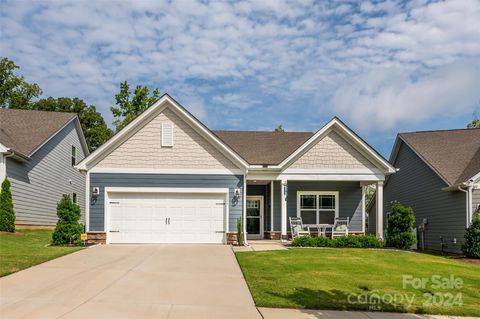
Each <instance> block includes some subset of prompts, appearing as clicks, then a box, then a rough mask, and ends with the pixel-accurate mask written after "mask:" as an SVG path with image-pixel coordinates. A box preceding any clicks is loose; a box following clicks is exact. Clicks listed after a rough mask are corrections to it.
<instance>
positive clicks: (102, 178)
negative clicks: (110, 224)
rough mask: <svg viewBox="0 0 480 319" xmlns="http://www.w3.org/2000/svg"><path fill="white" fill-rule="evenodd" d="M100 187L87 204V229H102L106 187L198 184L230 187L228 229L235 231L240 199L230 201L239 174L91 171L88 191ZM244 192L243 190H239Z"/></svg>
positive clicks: (240, 184)
mask: <svg viewBox="0 0 480 319" xmlns="http://www.w3.org/2000/svg"><path fill="white" fill-rule="evenodd" d="M93 187H100V196H99V197H98V199H97V201H96V202H91V204H90V225H89V226H90V229H89V231H104V226H105V220H104V216H105V214H104V192H105V187H139V188H140V187H198V188H229V189H230V200H229V205H230V206H229V212H230V216H229V231H236V229H237V226H236V225H237V218H238V217H240V216H242V205H243V201H242V199H240V200H239V201H238V202H233V200H232V199H233V195H234V191H235V188H242V187H243V176H242V175H187V174H186V175H180V174H120V173H91V174H90V190H91V189H92V188H93ZM242 194H243V192H242Z"/></svg>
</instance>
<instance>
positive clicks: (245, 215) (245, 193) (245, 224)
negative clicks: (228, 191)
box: [242, 174, 248, 246]
mask: <svg viewBox="0 0 480 319" xmlns="http://www.w3.org/2000/svg"><path fill="white" fill-rule="evenodd" d="M242 206H243V244H244V245H245V246H248V239H247V175H246V174H245V175H243V191H242Z"/></svg>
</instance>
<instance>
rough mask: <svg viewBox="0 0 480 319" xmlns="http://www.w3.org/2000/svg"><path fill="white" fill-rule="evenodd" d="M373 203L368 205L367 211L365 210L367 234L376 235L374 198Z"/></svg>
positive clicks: (375, 204) (375, 205)
mask: <svg viewBox="0 0 480 319" xmlns="http://www.w3.org/2000/svg"><path fill="white" fill-rule="evenodd" d="M373 201H374V202H373V203H372V204H371V205H370V207H369V209H368V210H367V213H368V228H367V233H369V234H373V235H376V233H377V219H376V217H377V216H376V213H377V203H376V198H375V197H374V198H373Z"/></svg>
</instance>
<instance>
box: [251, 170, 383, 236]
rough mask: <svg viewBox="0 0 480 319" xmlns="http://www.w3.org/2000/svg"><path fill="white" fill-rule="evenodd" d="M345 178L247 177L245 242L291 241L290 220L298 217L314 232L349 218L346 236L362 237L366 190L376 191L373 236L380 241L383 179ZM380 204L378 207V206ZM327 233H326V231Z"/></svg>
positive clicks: (318, 176)
mask: <svg viewBox="0 0 480 319" xmlns="http://www.w3.org/2000/svg"><path fill="white" fill-rule="evenodd" d="M352 178H353V176H344V178H342V179H339V180H328V176H321V175H312V176H309V179H306V178H305V177H304V178H303V179H302V178H301V177H299V176H290V178H289V179H277V178H275V179H268V178H266V177H262V176H255V175H251V176H247V178H246V183H245V184H246V185H245V187H246V196H245V207H246V209H245V210H246V212H245V215H244V218H245V220H244V224H245V233H246V234H247V240H262V239H270V240H280V239H281V240H288V239H290V238H291V232H290V223H289V217H301V218H302V221H303V224H304V225H306V226H309V227H310V229H311V230H312V233H313V234H315V233H316V229H317V226H318V225H320V224H321V225H333V224H334V223H335V219H338V218H340V219H348V233H349V234H354V235H363V234H365V233H366V232H367V228H366V218H367V217H366V209H365V207H366V188H367V186H368V185H374V186H375V188H376V194H377V196H376V198H375V200H376V201H377V205H375V206H376V211H375V214H376V219H377V220H379V222H378V223H376V231H375V234H376V236H377V237H378V238H383V221H382V219H383V179H382V180H380V179H377V180H362V179H361V178H358V179H357V180H352ZM378 203H381V204H378ZM327 232H328V230H327Z"/></svg>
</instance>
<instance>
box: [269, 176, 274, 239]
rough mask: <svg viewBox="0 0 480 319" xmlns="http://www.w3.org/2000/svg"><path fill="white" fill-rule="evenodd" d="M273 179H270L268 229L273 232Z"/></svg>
mask: <svg viewBox="0 0 480 319" xmlns="http://www.w3.org/2000/svg"><path fill="white" fill-rule="evenodd" d="M273 194H274V193H273V181H270V231H271V232H273Z"/></svg>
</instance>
